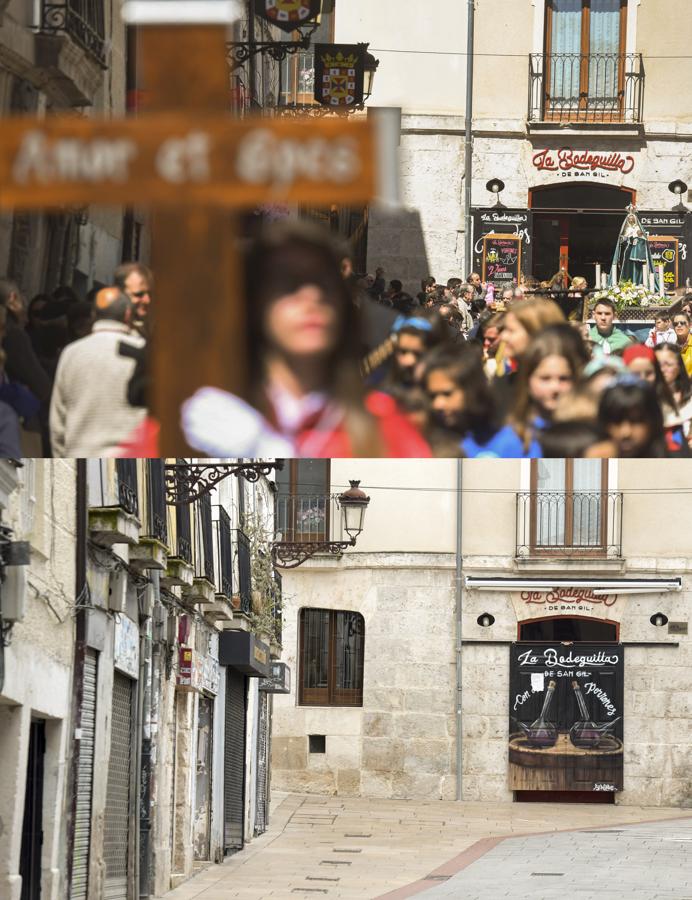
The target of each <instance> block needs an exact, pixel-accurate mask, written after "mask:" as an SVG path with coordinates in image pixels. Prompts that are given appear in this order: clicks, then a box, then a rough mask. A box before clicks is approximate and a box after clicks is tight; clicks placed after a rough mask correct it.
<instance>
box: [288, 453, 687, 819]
mask: <svg viewBox="0 0 692 900" xmlns="http://www.w3.org/2000/svg"><path fill="white" fill-rule="evenodd" d="M531 465H532V463H530V462H529V461H511V460H506V461H498V460H492V461H490V460H473V461H464V462H463V463H462V464H461V466H462V472H463V476H462V478H463V480H462V484H463V494H462V532H461V544H462V557H461V572H462V587H461V612H462V615H461V629H460V639H461V644H460V655H461V656H460V658H461V678H460V692H461V717H460V721H461V729H460V730H458V728H457V719H456V715H455V713H456V707H455V697H456V690H457V672H456V665H455V664H456V661H457V654H456V648H457V641H456V637H455V636H456V633H457V631H456V621H455V603H456V590H455V584H456V582H455V570H456V555H455V553H454V549H453V548H454V541H455V534H456V513H455V510H454V503H455V502H456V497H457V481H456V475H455V464H451V463H450V461H442V460H435V461H426V462H423V461H417V462H413V461H410V460H409V461H403V460H402V461H393V460H389V461H388V462H387V463H386V466H384V465H383V464H382V463H381V461H375V460H373V461H370V460H360V461H355V460H349V461H341V460H338V461H337V460H335V461H333V463H332V486H333V488H334V489H336V490H338V489H340V487H341V485H342V483H343V481H344V476H348V477H350V478H354V477H358V478H360V480H361V486H362V487H363V489H364V490H365V491H366V493H368V494H369V495H370V496H371V504H370V508H369V509H368V512H367V516H366V524H365V528H364V531H363V534H362V535H361V537H359V539H358V544H357V546H356V548H355V549H352V550H349V551H347V552H346V553H345V554H344V555H343V556H342V557H341V558H339V559H337V560H335V559H333V558H331V557H330V558H323V557H315V558H313V559H312V560H310V561H309V562H307V563H305V564H304V565H303V566H301V567H300V568H298V569H296V570H291V571H289V572H286V573H285V575H284V598H285V603H284V605H285V614H284V615H285V631H284V637H285V640H284V658H285V659H286V660H287V661H288V662H289V664H290V666H291V669H292V670H293V686H292V693H291V694H290V695H287V696H277V697H276V698H275V715H274V725H275V731H274V743H273V761H272V770H273V783H274V786H275V787H276V788H278V789H281V790H294V791H307V792H315V793H324V792H326V793H334V794H337V795H343V796H363V797H372V798H410V799H417V800H435V799H454V798H455V797H456V796H457V788H458V789H459V792H460V795H461V798H462V799H465V800H471V801H507V800H511V799H512V797H513V793H512V791H511V790H510V782H509V775H508V773H509V759H508V739H509V734H510V726H509V716H510V650H511V645H512V644H513V643H515V642H516V641H517V640H518V639H519V626H520V623H522V622H525V621H527V620H534V619H535V620H538V619H541V618H558V619H559V618H560V617H570V616H577V617H579V618H581V619H586V620H594V621H595V622H607V623H609V624H610V625H611V626H613V627H615V628H616V629H617V632H618V636H617V640H618V641H620V642H621V643H622V645H623V647H624V676H623V677H624V681H623V684H624V710H623V728H624V730H623V744H624V782H623V790H622V791H619V792H617V793H616V795H615V802H616V803H618V804H621V805H633V806H634V805H645V806H677V807H688V806H690V805H692V784H691V781H690V779H691V774H690V773H692V707H691V706H690V704H691V703H692V684H691V679H692V640H691V639H690V636H689V634H688V633H687V628H686V626H687V623H688V619H689V616H688V612H687V611H688V609H689V603H690V591H691V590H692V581H691V580H690V576H691V575H692V559H691V558H690V557H689V539H688V536H687V532H686V530H685V529H684V528H681V521H682V520H681V519H680V518H679V517H676V516H671V514H670V512H671V506H670V504H668V503H667V501H666V497H670V499H672V498H673V496H675V497H676V498H678V497H685V495H686V494H688V493H689V492H690V491H691V490H692V479H691V477H690V473H689V471H688V467H678V468H676V469H675V470H674V471H673V470H671V469H670V466H669V465H667V464H666V463H665V462H664V461H660V462H659V461H656V460H632V461H629V460H627V461H625V460H619V461H610V462H609V463H608V465H607V473H608V491H609V492H611V493H616V494H618V496H619V497H620V501H621V502H622V504H623V505H622V509H623V517H622V531H621V533H620V532H617V533H616V534H615V535H614V537H613V540H614V542H615V544H617V545H618V546H617V549H614V550H612V551H611V552H610V554H608V555H605V556H604V555H598V553H592V554H590V555H589V554H581V555H577V556H571V557H570V554H569V553H568V552H565V553H564V554H562V555H557V556H547V555H541V554H540V553H537V552H535V551H534V552H531V553H529V554H522V555H520V554H518V553H517V534H518V526H517V512H516V510H517V507H518V504H517V494H518V493H519V492H522V491H528V490H529V489H530V484H531ZM642 485H646V486H647V490H646V491H642V490H641V488H642ZM657 489H658V490H660V491H662V492H664V493H663V495H662V496H659V495H658V492H657ZM676 502H677V499H676ZM682 502H683V504H684V502H685V501H684V499H683V501H682ZM618 527H619V526H618ZM618 542H619V544H618ZM435 544H436V545H437V546H438V547H439V552H437V553H435V552H432V551H431V549H430V547H431V545H433V546H434V545H435ZM620 546H621V548H622V549H621V552H620V549H619V547H620ZM466 577H469V578H471V579H473V578H483V579H501V578H504V579H507V578H511V579H513V580H514V581H515V582H517V584H519V587H514V588H512V589H509V588H504V587H499V588H498V587H490V588H487V589H486V588H484V589H480V588H478V587H475V586H473V585H474V583H473V581H471V582H470V586H469V585H468V584H467V583H466V581H465V579H466ZM554 578H561V579H568V581H569V582H570V583H571V584H573V585H574V586H578V585H579V584H580V583H582V582H584V581H588V580H589V579H600V580H604V579H605V580H606V581H605V583H607V580H608V579H621V580H625V581H627V580H636V579H659V580H666V579H668V580H670V579H676V578H680V579H681V590H671V591H668V590H664V587H663V586H661V585H658V586H654V587H652V589H651V590H650V591H647V592H646V593H632V592H631V591H629V590H628V589H627V585H626V584H625V585H621V591H622V592H621V593H620V594H618V596H617V599H616V600H613V598H612V597H609V602H608V605H607V606H606V605H605V604H604V603H599V602H594V603H589V602H575V603H574V604H572V605H571V606H570V605H569V604H568V603H566V602H565V603H562V605H560V603H557V604H555V603H554V602H552V601H551V603H552V605H550V606H548V607H547V608H546V607H545V606H544V605H541V603H540V602H538V601H537V602H535V603H534V604H533V605H531V604H527V601H526V598H522V596H521V593H522V590H523V588H522V587H521V584H522V583H524V582H531V581H534V580H536V579H546V580H547V581H548V582H550V580H551V579H554ZM308 608H313V609H330V610H351V611H355V612H359V613H361V614H362V616H363V617H364V621H365V654H364V682H363V705H362V708H350V707H343V706H342V707H339V706H319V707H317V706H304V705H301V704H300V703H299V693H298V692H299V684H300V679H301V668H300V660H299V659H298V653H299V633H298V625H299V616H300V610H301V609H308ZM486 613H487V614H489V616H490V617H491V620H492V621H491V623H490V625H489V626H488V627H485V626H484V625H483V624H482V617H483V615H484V614H486ZM658 613H661V614H662V615H663V617H664V618H665V622H667V623H668V624H667V625H666V624H664V625H663V626H657V625H656V624H655V623H654V622H653V621H652V619H654V618H655V616H656V614H658ZM479 620H481V621H479ZM671 623H673V625H674V626H675V627H672V628H671ZM675 623H677V624H675ZM310 735H323V736H324V737H325V751H326V752H325V753H324V754H322V753H311V752H310V748H309V741H308V737H309V736H310ZM457 751H459V752H460V754H461V782H460V785H457Z"/></svg>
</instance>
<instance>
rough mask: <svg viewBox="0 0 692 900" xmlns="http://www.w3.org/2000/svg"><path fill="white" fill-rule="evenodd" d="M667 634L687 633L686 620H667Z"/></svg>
mask: <svg viewBox="0 0 692 900" xmlns="http://www.w3.org/2000/svg"><path fill="white" fill-rule="evenodd" d="M668 634H687V622H668Z"/></svg>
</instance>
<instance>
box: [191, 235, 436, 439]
mask: <svg viewBox="0 0 692 900" xmlns="http://www.w3.org/2000/svg"><path fill="white" fill-rule="evenodd" d="M342 256H343V254H342V253H339V251H338V248H337V247H336V246H335V245H334V243H333V241H332V239H331V235H329V234H328V233H327V232H324V231H322V230H320V229H318V228H316V227H314V226H310V225H307V224H306V223H296V222H282V223H278V224H274V225H272V226H270V227H268V228H267V229H266V231H265V232H264V233H262V234H261V235H260V236H259V237H258V238H257V239H256V240H255V241H254V242H253V243H252V245H251V246H250V248H249V250H248V252H247V255H246V259H245V298H246V318H247V334H248V341H247V351H246V353H247V360H248V368H249V372H248V379H247V384H248V390H247V393H246V396H245V397H244V398H243V399H241V398H239V397H236V396H233V395H231V394H228V393H227V392H225V391H221V390H218V389H216V388H211V387H209V388H202V389H201V390H199V391H197V393H196V394H195V395H194V396H193V397H191V398H190V400H188V401H187V402H186V403H185V404H184V406H183V409H182V415H181V422H182V426H183V431H184V433H185V437H186V440H187V441H188V443H189V444H190V446H191V447H193V448H194V449H195V450H197V451H202V452H204V453H206V454H208V455H211V456H258V457H261V456H299V457H332V456H345V457H349V456H394V457H396V456H429V455H430V449H429V447H428V445H427V443H426V442H425V440H424V439H423V438H422V437H421V436H420V434H418V432H417V431H416V430H415V429H414V428H413V427H412V426H411V425H410V424H409V422H408V421H407V420H406V419H405V417H404V416H403V415H401V414H400V413H399V411H398V409H397V406H396V403H395V401H394V400H393V399H392V398H391V397H388V396H386V395H384V394H381V393H377V392H371V393H369V394H368V393H366V389H365V387H364V385H363V381H362V377H361V374H360V371H359V362H360V356H361V350H362V342H361V338H360V328H359V321H358V310H357V307H356V304H355V300H354V297H353V296H352V293H351V288H350V285H349V282H348V281H347V280H345V279H344V278H343V277H342V276H341V271H340V263H341V258H342Z"/></svg>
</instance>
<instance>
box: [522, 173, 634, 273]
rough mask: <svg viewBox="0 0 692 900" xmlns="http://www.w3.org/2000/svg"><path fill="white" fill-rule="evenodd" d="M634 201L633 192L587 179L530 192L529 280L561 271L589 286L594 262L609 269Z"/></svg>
mask: <svg viewBox="0 0 692 900" xmlns="http://www.w3.org/2000/svg"><path fill="white" fill-rule="evenodd" d="M635 202H636V191H634V190H631V189H629V188H619V187H613V186H611V185H605V184H595V183H593V182H590V181H578V182H576V183H572V184H549V185H544V186H541V187H535V188H532V189H531V190H530V191H529V206H530V207H531V209H532V210H533V241H534V246H533V275H534V277H535V278H537V279H538V280H539V281H547V280H549V279H550V278H551V277H552V276H553V275H554V274H555V273H556V272H557V271H558V270H559V269H560V268H562V267H564V268H566V269H567V271H568V272H569V274H570V275H572V276H575V275H582V276H583V277H584V278H586V279H587V281H588V282H589V284H590V285H593V284H594V283H595V276H596V264H597V263H600V265H601V268H602V270H603V271H604V272H607V271H608V269H609V268H610V263H611V261H612V256H613V250H614V249H615V242H616V241H617V236H618V232H619V230H620V226H621V225H622V219H623V214H624V211H625V209H626V208H627V206H628V204H630V203H635Z"/></svg>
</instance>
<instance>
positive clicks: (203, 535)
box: [195, 494, 215, 584]
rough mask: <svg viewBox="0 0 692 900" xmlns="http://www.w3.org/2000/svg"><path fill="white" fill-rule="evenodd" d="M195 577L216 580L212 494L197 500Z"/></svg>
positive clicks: (211, 582)
mask: <svg viewBox="0 0 692 900" xmlns="http://www.w3.org/2000/svg"><path fill="white" fill-rule="evenodd" d="M196 507H197V508H196V511H195V527H196V529H197V534H196V540H195V577H196V578H206V580H207V581H208V582H209V583H210V584H215V581H214V537H213V525H212V520H211V495H210V494H203V495H202V496H201V497H200V498H199V500H197V501H196Z"/></svg>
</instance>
